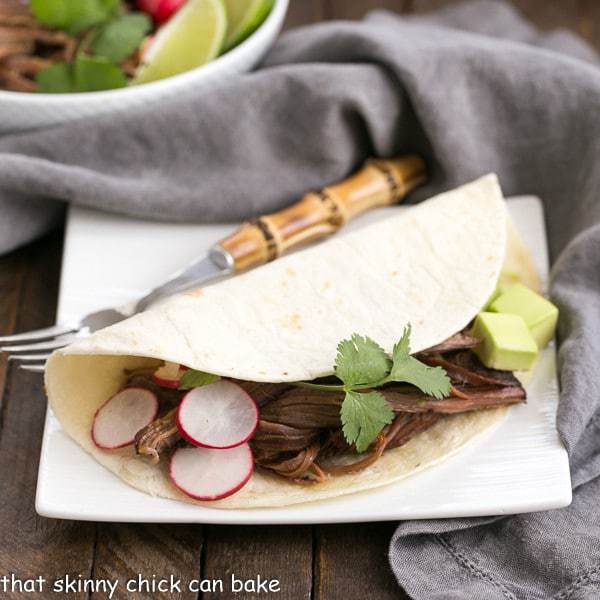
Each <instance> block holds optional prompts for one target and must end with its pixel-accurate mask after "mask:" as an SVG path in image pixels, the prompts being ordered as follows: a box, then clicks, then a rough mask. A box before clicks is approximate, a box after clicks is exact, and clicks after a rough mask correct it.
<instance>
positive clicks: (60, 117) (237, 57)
mask: <svg viewBox="0 0 600 600" xmlns="http://www.w3.org/2000/svg"><path fill="white" fill-rule="evenodd" d="M288 2H289V0H275V3H274V6H273V9H272V10H271V12H270V13H269V16H268V17H267V18H266V19H265V21H264V23H262V25H261V26H260V27H259V28H258V29H257V30H256V31H255V32H254V33H253V34H252V35H251V36H250V37H249V38H248V39H246V40H245V41H243V42H242V43H241V44H240V45H239V46H236V47H235V48H233V49H232V50H230V51H229V52H227V53H225V54H223V56H220V57H219V58H217V59H215V60H213V61H211V62H209V63H207V64H206V65H202V66H201V67H198V68H197V69H192V70H191V71H187V72H186V73H182V74H181V75H176V76H174V77H169V78H168V79H163V80H161V81H156V82H154V83H148V84H145V85H139V86H131V87H128V88H122V89H117V90H108V91H105V92H88V93H85V94H83V93H78V94H31V93H23V92H9V91H5V90H0V133H8V132H16V131H25V130H27V129H35V128H37V127H45V126H48V125H56V124H58V123H64V122H66V121H71V120H73V119H78V118H81V117H89V116H92V115H97V114H100V113H108V112H111V113H114V112H117V111H119V110H123V109H129V108H131V107H133V106H141V105H144V106H147V105H148V104H149V103H155V102H161V101H164V100H166V99H167V98H169V97H172V96H175V95H177V96H182V95H183V94H186V93H188V92H190V91H192V90H196V89H198V88H199V87H202V86H206V85H210V84H212V83H214V82H216V81H220V80H223V79H226V78H227V77H231V76H233V75H236V74H239V73H244V72H246V71H250V70H251V69H252V68H253V67H255V66H256V65H257V64H258V63H259V62H260V60H261V59H262V58H263V57H264V55H265V54H266V53H267V51H268V50H269V48H270V47H271V45H272V44H273V42H274V41H275V38H276V37H277V35H278V33H279V31H280V30H281V26H282V25H283V20H284V18H285V14H286V11H287V7H288Z"/></svg>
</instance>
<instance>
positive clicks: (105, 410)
mask: <svg viewBox="0 0 600 600" xmlns="http://www.w3.org/2000/svg"><path fill="white" fill-rule="evenodd" d="M157 414H158V398H157V397H156V395H155V394H153V393H152V392H151V391H149V390H145V389H144V388H137V387H131V388H126V389H124V390H121V391H120V392H118V393H117V394H115V395H114V396H113V397H112V398H111V399H110V400H108V401H107V402H106V403H105V404H103V405H102V406H101V407H100V408H99V409H98V411H97V412H96V415H95V416H94V423H93V425H92V439H93V440H94V444H96V446H98V447H99V448H104V449H107V450H114V449H115V448H123V446H128V445H129V444H133V441H134V438H135V434H136V433H137V432H138V431H139V430H140V429H142V428H143V427H146V425H148V424H150V423H151V422H152V421H154V419H156V415H157Z"/></svg>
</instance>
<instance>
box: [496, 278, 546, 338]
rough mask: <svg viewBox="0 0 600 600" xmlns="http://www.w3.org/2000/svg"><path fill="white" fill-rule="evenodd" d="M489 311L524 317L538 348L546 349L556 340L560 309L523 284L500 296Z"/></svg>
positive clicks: (516, 285) (512, 287)
mask: <svg viewBox="0 0 600 600" xmlns="http://www.w3.org/2000/svg"><path fill="white" fill-rule="evenodd" d="M489 310H490V311H491V312H496V313H508V314H513V315H519V316H520V317H522V318H523V320H524V321H525V324H526V325H527V327H529V331H530V332H531V335H532V336H533V339H534V340H535V342H536V344H537V345H538V348H544V347H545V346H546V345H547V344H548V342H549V341H550V340H551V339H553V338H554V332H555V331H556V322H557V320H558V308H556V306H554V304H552V302H549V301H548V300H546V298H544V297H543V296H540V295H539V294H536V293H535V292H534V291H532V290H530V289H529V288H528V287H527V286H525V285H523V284H522V283H517V284H515V285H512V286H510V287H509V288H508V289H507V290H505V291H504V292H503V293H502V294H500V295H499V296H498V297H497V298H496V299H495V300H494V301H493V302H492V303H491V304H490V307H489Z"/></svg>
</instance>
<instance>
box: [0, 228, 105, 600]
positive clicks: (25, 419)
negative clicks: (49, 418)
mask: <svg viewBox="0 0 600 600" xmlns="http://www.w3.org/2000/svg"><path fill="white" fill-rule="evenodd" d="M60 256H61V234H60V233H57V234H54V235H52V236H50V237H47V238H45V239H44V240H42V241H40V242H38V243H36V244H34V245H33V246H30V247H29V248H27V249H26V250H23V251H20V252H19V253H18V255H15V256H13V257H8V258H6V259H3V262H4V261H8V262H7V263H5V264H6V265H10V263H11V261H13V260H14V261H16V262H17V263H18V262H19V261H20V260H22V261H23V263H24V269H23V274H22V284H21V285H19V282H18V281H15V288H16V290H17V291H16V292H15V291H12V292H9V294H14V293H17V294H19V313H18V316H17V318H16V320H14V325H15V327H16V328H17V329H18V330H26V329H34V328H38V327H44V326H47V325H50V324H51V323H53V321H54V314H55V307H56V293H57V285H58V276H59V267H60ZM19 288H21V291H20V293H19V291H18V290H19ZM10 315H11V312H10V311H9V315H8V316H9V320H8V322H7V323H4V324H3V327H5V328H6V327H8V328H12V327H13V324H12V323H11V322H10ZM45 411H46V401H45V397H44V392H43V383H42V378H41V377H40V375H38V374H33V373H25V372H23V371H19V370H17V369H15V368H14V367H12V366H11V368H10V369H9V373H8V376H7V382H6V387H5V391H4V400H3V405H2V424H1V425H2V428H1V431H0V481H2V492H1V500H0V524H1V529H2V538H1V540H0V574H10V573H14V574H15V576H16V577H20V578H23V579H25V578H29V577H36V576H38V575H41V576H43V577H45V578H46V579H48V580H49V582H51V581H52V580H53V579H55V578H56V577H57V576H58V577H63V576H64V575H65V574H71V575H73V576H75V577H77V575H79V574H81V575H83V576H88V575H89V573H90V569H91V565H92V554H93V546H94V525H93V524H87V523H84V524H81V523H73V522H65V521H58V520H53V519H43V518H41V517H38V516H37V515H36V513H35V509H34V500H35V490H36V478H37V467H38V461H39V454H40V445H41V439H42V428H43V422H44V416H45ZM48 585H51V583H49V584H48ZM48 596H49V594H47V595H46V597H48ZM2 597H3V598H4V597H5V598H13V597H14V598H16V597H23V596H20V595H19V594H16V593H15V594H12V593H9V594H7V595H2ZM40 597H43V596H40ZM69 597H72V598H84V597H85V594H73V595H70V596H69Z"/></svg>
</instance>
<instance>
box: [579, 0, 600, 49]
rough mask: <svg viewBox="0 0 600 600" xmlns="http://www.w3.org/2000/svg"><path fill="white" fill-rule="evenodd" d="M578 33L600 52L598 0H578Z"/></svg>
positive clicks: (599, 10) (599, 6)
mask: <svg viewBox="0 0 600 600" xmlns="http://www.w3.org/2000/svg"><path fill="white" fill-rule="evenodd" d="M580 11H581V16H580V20H579V26H578V31H579V33H580V34H581V35H582V36H583V37H584V38H585V39H586V40H587V41H588V42H589V43H590V44H591V45H592V46H594V48H596V50H597V51H598V52H599V53H600V2H598V0H580Z"/></svg>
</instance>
